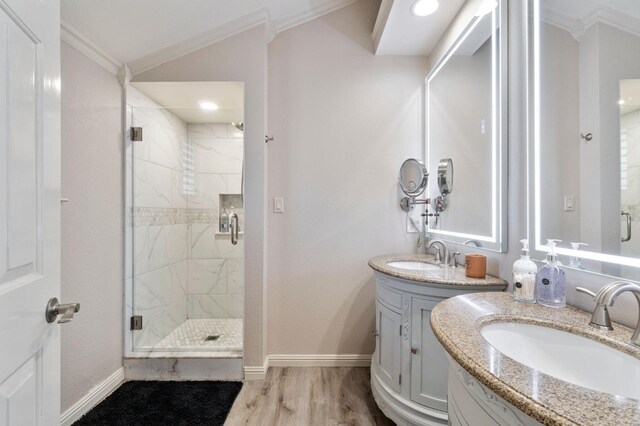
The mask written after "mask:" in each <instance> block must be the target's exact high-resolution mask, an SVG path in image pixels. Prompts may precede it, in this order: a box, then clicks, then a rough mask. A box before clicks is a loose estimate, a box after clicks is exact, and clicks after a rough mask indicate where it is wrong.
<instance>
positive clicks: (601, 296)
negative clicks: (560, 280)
mask: <svg viewBox="0 0 640 426" xmlns="http://www.w3.org/2000/svg"><path fill="white" fill-rule="evenodd" d="M576 290H577V291H579V292H581V293H585V294H588V295H590V296H592V297H593V299H594V301H595V302H596V308H595V309H594V311H593V314H592V315H591V321H590V322H589V325H591V326H592V327H596V328H599V329H601V330H613V326H612V325H611V318H610V317H609V310H608V307H609V306H613V303H614V302H615V301H616V299H617V298H618V296H620V295H621V294H622V293H625V292H627V291H630V292H632V293H633V295H634V296H635V297H636V300H637V301H638V306H639V307H640V285H639V284H636V283H632V282H629V281H614V282H612V283H609V284H607V285H606V286H604V287H602V288H601V289H600V291H599V292H598V293H597V294H595V293H594V292H592V291H590V290H587V289H585V288H582V287H578V288H576ZM631 343H632V344H634V345H636V346H640V318H639V319H638V324H637V325H636V330H635V331H634V333H633V336H631Z"/></svg>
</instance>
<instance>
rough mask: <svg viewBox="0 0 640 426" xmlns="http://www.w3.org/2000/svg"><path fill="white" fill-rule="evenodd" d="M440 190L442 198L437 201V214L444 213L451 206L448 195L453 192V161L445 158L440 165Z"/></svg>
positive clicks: (439, 197) (437, 198)
mask: <svg viewBox="0 0 640 426" xmlns="http://www.w3.org/2000/svg"><path fill="white" fill-rule="evenodd" d="M438 189H439V190H440V196H438V197H436V199H435V203H434V204H435V209H436V212H437V213H440V212H443V211H445V210H446V209H447V207H448V206H449V200H448V195H449V194H451V192H452V191H453V161H452V160H451V158H443V159H442V160H440V162H439V163H438Z"/></svg>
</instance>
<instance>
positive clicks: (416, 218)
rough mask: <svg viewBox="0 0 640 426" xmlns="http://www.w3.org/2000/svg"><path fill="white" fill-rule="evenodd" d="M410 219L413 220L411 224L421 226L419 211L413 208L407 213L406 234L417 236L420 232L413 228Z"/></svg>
mask: <svg viewBox="0 0 640 426" xmlns="http://www.w3.org/2000/svg"><path fill="white" fill-rule="evenodd" d="M411 219H413V223H415V224H416V225H418V227H420V226H421V221H422V220H423V218H422V216H421V211H420V209H418V208H414V209H413V210H410V211H409V212H408V213H407V233H408V234H417V233H419V232H420V229H416V227H415V226H413V223H411Z"/></svg>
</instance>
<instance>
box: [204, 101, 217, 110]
mask: <svg viewBox="0 0 640 426" xmlns="http://www.w3.org/2000/svg"><path fill="white" fill-rule="evenodd" d="M200 108H202V109H205V110H207V111H214V110H216V109H218V104H216V103H215V102H211V101H200Z"/></svg>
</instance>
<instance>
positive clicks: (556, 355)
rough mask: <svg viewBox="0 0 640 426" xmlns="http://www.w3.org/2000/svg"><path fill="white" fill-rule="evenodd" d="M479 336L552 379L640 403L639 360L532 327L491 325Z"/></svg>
mask: <svg viewBox="0 0 640 426" xmlns="http://www.w3.org/2000/svg"><path fill="white" fill-rule="evenodd" d="M480 334H481V335H482V337H484V338H485V340H486V341H487V342H489V344H490V345H491V346H493V347H494V348H496V349H497V350H498V351H500V352H502V353H503V354H505V355H507V356H508V357H510V358H512V359H514V360H516V361H518V362H519V363H521V364H524V365H526V366H528V367H531V368H533V369H536V370H538V371H540V372H542V373H545V374H547V375H549V376H553V377H555V378H557V379H560V380H563V381H565V382H569V383H573V384H575V385H579V386H582V387H585V388H589V389H592V390H596V391H599V392H604V393H608V394H612V395H620V396H624V397H627V398H633V399H637V400H640V360H638V359H636V358H634V357H632V356H629V355H627V354H625V353H623V352H620V351H617V350H615V349H613V348H611V347H609V346H606V345H603V344H601V343H598V342H596V341H594V340H591V339H588V338H586V337H582V336H578V335H576V334H572V333H569V332H565V331H560V330H556V329H553V328H548V327H542V326H537V325H531V324H520V323H494V324H488V325H486V326H484V327H482V329H481V330H480Z"/></svg>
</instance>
